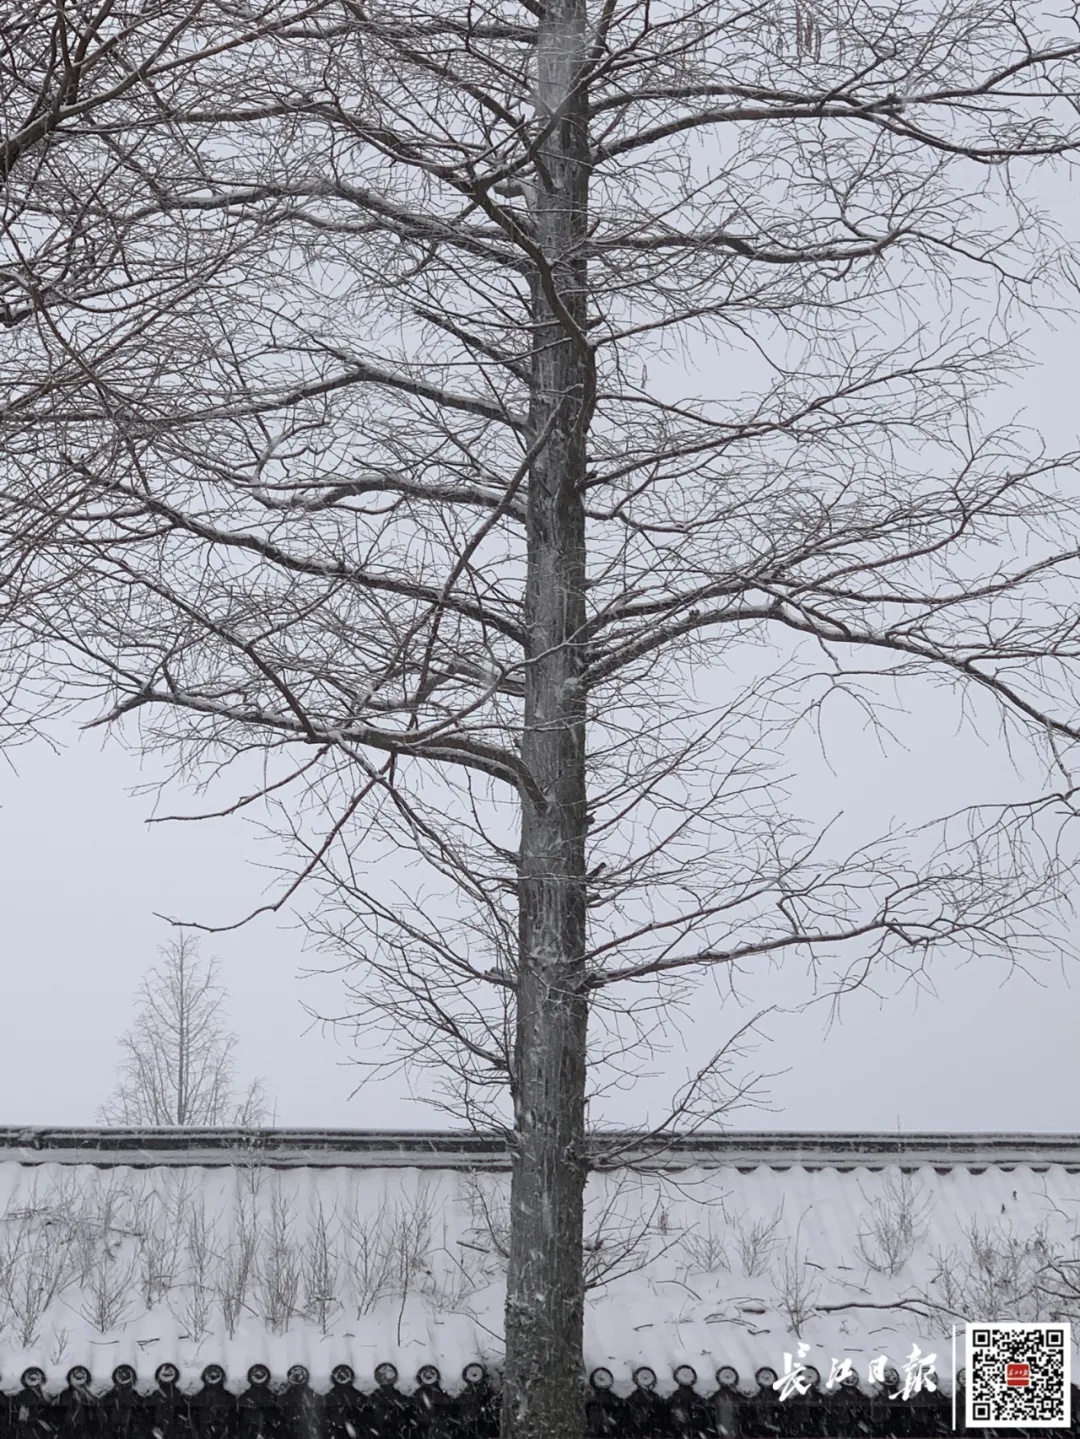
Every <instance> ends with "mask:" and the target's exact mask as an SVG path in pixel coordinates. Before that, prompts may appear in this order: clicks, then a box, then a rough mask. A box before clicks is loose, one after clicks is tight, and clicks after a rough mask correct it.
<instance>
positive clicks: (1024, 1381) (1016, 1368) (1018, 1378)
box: [1005, 1364, 1031, 1389]
mask: <svg viewBox="0 0 1080 1439" xmlns="http://www.w3.org/2000/svg"><path fill="white" fill-rule="evenodd" d="M1005 1383H1006V1385H1007V1386H1008V1387H1009V1388H1010V1389H1026V1388H1027V1387H1028V1385H1029V1384H1030V1383H1031V1365H1030V1364H1006V1365H1005Z"/></svg>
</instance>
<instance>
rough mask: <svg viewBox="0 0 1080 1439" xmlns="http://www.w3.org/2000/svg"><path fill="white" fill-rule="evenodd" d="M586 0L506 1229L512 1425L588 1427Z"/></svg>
mask: <svg viewBox="0 0 1080 1439" xmlns="http://www.w3.org/2000/svg"><path fill="white" fill-rule="evenodd" d="M585 11H586V0H550V3H548V4H547V5H546V6H545V10H544V15H543V18H542V19H541V21H540V26H539V38H538V46H537V108H538V112H539V116H540V119H541V121H543V120H545V119H547V120H549V121H550V123H549V125H548V128H547V132H546V134H545V136H544V138H543V140H542V142H541V144H540V146H539V151H538V161H537V167H536V172H537V173H536V180H535V190H534V196H533V199H532V205H531V211H532V220H533V223H534V225H535V235H536V239H537V242H538V245H539V247H540V249H541V250H542V251H543V254H544V257H545V261H546V263H545V264H544V265H543V266H541V267H540V269H539V271H538V273H537V275H536V276H535V278H534V289H533V296H534V305H533V320H534V326H535V329H534V337H533V339H534V349H533V370H532V374H533V395H532V412H531V420H532V433H533V434H534V435H537V436H539V435H545V434H546V435H547V437H548V438H547V442H546V443H545V445H544V447H543V450H542V452H541V453H540V454H539V456H538V457H537V459H536V462H535V464H534V465H533V467H532V469H531V471H530V475H529V497H528V522H527V527H528V561H527V562H528V574H527V581H526V594H525V607H526V615H525V619H526V629H527V636H528V639H527V643H528V665H527V675H526V698H525V727H524V735H523V741H522V758H523V760H524V762H525V764H526V766H527V768H528V770H529V772H530V774H531V776H532V778H533V780H534V781H535V784H536V789H537V791H538V795H537V794H534V795H532V796H530V795H529V794H523V796H522V828H521V883H520V891H519V892H520V919H519V926H520V927H519V961H518V963H519V972H518V991H517V1034H516V1046H515V1065H514V1071H515V1072H514V1119H515V1140H516V1144H515V1154H514V1170H513V1179H512V1188H511V1206H512V1210H513V1219H514V1223H513V1232H512V1238H511V1252H510V1264H509V1275H508V1287H507V1305H506V1350H507V1353H506V1370H505V1380H506V1396H505V1397H506V1402H505V1403H504V1410H503V1412H504V1420H503V1432H504V1435H505V1436H507V1439H581V1436H582V1434H583V1432H584V1404H583V1394H582V1387H581V1366H582V1328H583V1315H584V1285H583V1280H582V1271H581V1241H582V1207H583V1202H584V1188H585V1178H586V1172H587V1156H586V1152H585V1043H586V1030H587V1018H588V1016H587V1004H586V995H585V987H584V979H585V973H584V953H585V829H586V786H585V705H584V695H583V693H582V688H581V676H582V670H583V660H584V653H583V628H584V621H585V513H584V489H583V482H584V478H585V462H586V451H587V436H588V428H589V419H590V414H591V409H592V403H593V369H592V363H591V355H590V352H589V347H588V344H587V341H586V319H587V295H586V283H587V275H586V266H585V257H584V241H585V237H586V230H587V216H588V163H587V157H588V147H587V117H586V108H585V107H586V96H585V93H584V89H583V88H580V89H579V88H577V87H578V86H579V84H580V81H581V77H582V75H583V72H584V65H585V55H586V26H585V18H586V17H585Z"/></svg>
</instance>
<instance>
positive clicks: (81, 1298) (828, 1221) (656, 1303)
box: [0, 1162, 1080, 1392]
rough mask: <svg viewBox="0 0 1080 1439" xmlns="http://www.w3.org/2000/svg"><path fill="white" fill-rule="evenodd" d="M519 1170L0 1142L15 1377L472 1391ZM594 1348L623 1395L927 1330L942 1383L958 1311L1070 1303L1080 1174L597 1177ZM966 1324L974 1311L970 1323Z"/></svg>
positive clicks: (1077, 1305) (882, 1344) (591, 1224)
mask: <svg viewBox="0 0 1080 1439" xmlns="http://www.w3.org/2000/svg"><path fill="white" fill-rule="evenodd" d="M508 1183H509V1181H508V1176H507V1175H506V1174H505V1173H500V1172H490V1171H489V1172H483V1171H480V1172H469V1171H464V1170H461V1169H439V1168H432V1167H425V1168H406V1167H395V1168H365V1167H358V1166H350V1167H344V1166H343V1167H340V1168H335V1167H319V1168H294V1169H289V1168H278V1169H271V1168H263V1167H260V1166H259V1165H257V1164H250V1165H240V1166H234V1167H224V1166H218V1167H207V1168H200V1167H194V1166H189V1167H185V1166H183V1165H173V1166H168V1167H166V1166H162V1167H160V1168H148V1169H134V1168H132V1169H128V1168H122V1167H120V1168H103V1169H99V1168H95V1167H93V1166H91V1165H88V1164H72V1163H71V1162H67V1163H38V1164H19V1163H14V1162H3V1163H0V1324H2V1327H0V1372H2V1374H3V1375H4V1377H5V1381H8V1380H10V1378H11V1376H13V1375H17V1374H18V1373H19V1372H20V1370H21V1369H22V1367H24V1366H25V1365H27V1364H30V1363H36V1364H40V1365H41V1366H42V1367H43V1368H44V1369H45V1370H46V1372H47V1373H48V1375H49V1378H50V1381H51V1382H53V1383H62V1382H63V1375H64V1373H65V1372H66V1370H67V1369H68V1368H69V1367H70V1366H71V1365H72V1364H75V1363H87V1364H89V1366H90V1367H91V1369H92V1371H93V1374H94V1378H95V1381H97V1382H102V1381H105V1380H107V1377H108V1374H109V1372H110V1371H111V1370H112V1369H113V1368H114V1367H115V1365H116V1364H118V1363H122V1362H128V1363H132V1364H134V1365H135V1367H136V1369H137V1370H138V1372H139V1374H140V1377H143V1378H148V1377H149V1376H150V1375H151V1374H152V1372H153V1370H154V1368H155V1367H156V1365H158V1364H159V1363H161V1362H163V1361H164V1360H171V1361H175V1362H177V1363H179V1365H180V1367H181V1370H182V1374H183V1377H184V1380H185V1381H188V1382H194V1381H195V1379H196V1377H197V1374H198V1372H199V1370H200V1369H201V1368H202V1366H203V1365H205V1364H207V1363H209V1362H210V1361H212V1360H213V1361H219V1362H221V1363H222V1364H224V1365H225V1367H226V1369H227V1372H228V1374H229V1376H230V1380H231V1381H232V1382H233V1383H236V1382H238V1381H240V1380H241V1379H242V1376H243V1374H244V1372H245V1371H246V1369H247V1367H248V1366H249V1365H250V1364H252V1363H253V1362H255V1361H256V1360H257V1359H258V1360H262V1361H263V1362H265V1363H267V1364H268V1365H269V1366H270V1367H271V1369H272V1371H273V1372H274V1374H275V1376H277V1377H281V1376H283V1375H284V1372H285V1370H286V1369H287V1368H288V1366H289V1365H290V1364H297V1363H302V1364H305V1365H307V1366H308V1368H309V1369H310V1370H311V1374H312V1379H313V1382H314V1383H315V1384H316V1385H317V1386H322V1385H325V1384H326V1383H327V1381H328V1376H329V1372H330V1370H331V1368H332V1367H333V1366H334V1365H335V1364H337V1363H340V1362H342V1361H346V1362H348V1363H350V1364H352V1365H353V1366H354V1368H355V1369H356V1372H357V1375H358V1378H359V1381H360V1383H361V1384H362V1385H363V1386H365V1387H370V1383H371V1373H372V1370H373V1369H374V1366H375V1365H376V1364H377V1363H379V1362H380V1361H381V1360H386V1359H389V1360H391V1361H392V1362H393V1363H395V1364H396V1365H397V1366H398V1368H399V1370H400V1372H401V1375H402V1380H403V1382H405V1383H406V1384H411V1381H412V1378H413V1376H414V1375H415V1373H416V1370H417V1368H418V1367H419V1366H420V1365H421V1364H422V1363H435V1364H437V1365H438V1366H439V1367H440V1369H441V1370H442V1372H443V1376H444V1382H445V1383H447V1385H448V1387H451V1388H456V1387H458V1376H459V1375H460V1373H461V1370H462V1368H463V1366H464V1365H465V1364H467V1363H469V1362H470V1361H472V1360H474V1359H480V1360H482V1361H484V1362H487V1363H489V1364H491V1365H497V1364H498V1362H499V1358H500V1354H501V1330H502V1308H503V1299H504V1285H503V1272H504V1255H505V1245H506V1229H507V1193H508ZM588 1210H589V1219H588V1237H589V1248H588V1254H587V1268H588V1273H589V1277H590V1283H591V1286H592V1287H591V1288H590V1290H589V1296H588V1304H587V1316H586V1355H587V1362H588V1364H589V1366H590V1367H592V1366H594V1365H601V1364H602V1365H606V1366H607V1367H608V1368H610V1369H611V1370H612V1371H613V1372H614V1374H615V1376H616V1383H617V1387H618V1388H620V1389H622V1390H623V1391H624V1392H625V1390H626V1389H627V1388H628V1387H629V1383H630V1375H631V1372H632V1370H633V1368H634V1367H635V1366H636V1365H638V1364H649V1365H651V1366H652V1367H653V1368H655V1369H656V1371H657V1373H658V1374H659V1375H660V1380H661V1386H662V1387H665V1388H670V1387H671V1385H670V1375H671V1372H672V1369H673V1368H674V1367H675V1366H676V1365H678V1364H681V1363H690V1364H692V1365H694V1366H695V1368H696V1369H697V1371H698V1373H699V1375H700V1376H701V1380H702V1387H703V1388H709V1389H711V1387H712V1380H713V1374H714V1372H715V1370H716V1368H717V1366H718V1365H720V1364H733V1365H734V1366H735V1367H736V1368H737V1369H738V1371H739V1373H740V1375H741V1377H742V1381H743V1383H744V1385H746V1384H748V1383H749V1382H750V1380H751V1376H752V1374H753V1372H754V1370H755V1369H756V1368H757V1367H758V1366H760V1365H771V1366H772V1367H774V1368H782V1367H783V1356H784V1354H785V1352H789V1353H790V1352H793V1351H795V1350H796V1346H797V1345H798V1343H799V1342H800V1340H801V1341H802V1342H804V1343H806V1344H807V1345H808V1346H809V1352H808V1353H807V1354H806V1356H805V1362H806V1363H807V1364H814V1365H816V1366H817V1367H818V1368H819V1369H820V1370H821V1372H822V1375H823V1376H827V1375H828V1373H829V1369H830V1363H831V1361H832V1360H834V1359H837V1360H838V1359H841V1358H843V1357H848V1358H850V1359H851V1360H852V1361H853V1363H854V1366H855V1369H856V1371H857V1372H858V1373H859V1375H860V1377H861V1378H862V1380H863V1382H864V1383H865V1378H866V1371H867V1365H868V1363H869V1361H870V1360H871V1359H872V1358H874V1357H876V1356H878V1355H886V1356H887V1357H888V1358H889V1359H890V1361H891V1362H892V1363H893V1364H894V1365H895V1366H896V1367H897V1368H898V1369H902V1367H903V1364H904V1361H905V1360H906V1359H907V1358H908V1356H909V1355H910V1353H911V1350H912V1346H913V1345H914V1344H917V1345H919V1347H920V1349H921V1350H922V1353H923V1355H926V1354H928V1353H932V1354H936V1355H937V1361H938V1363H937V1367H938V1370H939V1373H940V1374H941V1376H942V1378H943V1380H944V1387H946V1388H950V1387H951V1383H950V1380H951V1372H952V1361H951V1333H952V1326H953V1325H954V1324H962V1322H963V1320H964V1319H965V1318H971V1319H973V1320H989V1319H1004V1318H1019V1319H1039V1318H1043V1319H1046V1318H1054V1317H1069V1316H1070V1315H1071V1314H1072V1313H1073V1311H1074V1310H1080V1297H1074V1296H1073V1294H1072V1289H1073V1276H1074V1275H1077V1276H1078V1277H1077V1279H1076V1288H1077V1289H1078V1291H1080V1174H1077V1173H1070V1172H1068V1171H1067V1170H1066V1169H1065V1168H1063V1167H1061V1166H1052V1167H1050V1168H1049V1169H1046V1170H1044V1171H1042V1172H1037V1171H1036V1170H1034V1169H1032V1168H1029V1167H1026V1166H1017V1167H1015V1168H1012V1169H1011V1170H1004V1169H1001V1168H995V1167H987V1168H985V1169H984V1170H982V1172H978V1171H977V1170H976V1169H975V1168H969V1167H952V1168H948V1169H943V1168H935V1167H934V1166H932V1165H923V1166H921V1167H919V1168H918V1169H916V1170H914V1171H913V1172H902V1171H901V1170H900V1169H899V1168H897V1167H895V1166H892V1167H887V1168H884V1169H874V1170H870V1169H858V1168H855V1169H847V1170H843V1171H839V1170H837V1169H833V1168H828V1167H826V1168H821V1169H806V1168H803V1167H801V1166H799V1165H791V1166H788V1167H784V1168H774V1167H770V1166H768V1165H766V1164H762V1165H760V1166H758V1167H756V1168H752V1169H746V1168H734V1167H719V1168H716V1167H713V1168H690V1169H684V1170H681V1171H673V1172H666V1173H633V1172H631V1173H619V1172H613V1173H608V1174H605V1175H597V1176H594V1178H593V1179H592V1181H591V1182H590V1191H589V1204H588ZM961 1333H962V1331H961Z"/></svg>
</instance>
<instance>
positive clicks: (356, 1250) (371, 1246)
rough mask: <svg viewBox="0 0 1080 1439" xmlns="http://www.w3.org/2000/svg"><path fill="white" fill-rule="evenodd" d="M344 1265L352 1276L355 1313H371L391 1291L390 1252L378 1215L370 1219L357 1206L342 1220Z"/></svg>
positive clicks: (391, 1263) (391, 1269) (391, 1260)
mask: <svg viewBox="0 0 1080 1439" xmlns="http://www.w3.org/2000/svg"><path fill="white" fill-rule="evenodd" d="M344 1227H345V1233H346V1236H347V1242H346V1244H345V1251H344V1260H345V1266H346V1268H347V1269H348V1271H349V1275H350V1277H351V1279H352V1288H353V1297H354V1299H355V1301H356V1317H357V1318H358V1319H360V1318H362V1317H363V1316H364V1315H365V1314H370V1313H371V1311H372V1310H373V1309H374V1308H375V1305H376V1304H378V1302H379V1300H380V1299H382V1298H383V1297H384V1296H385V1295H387V1294H389V1292H390V1276H391V1273H392V1271H393V1255H392V1253H391V1249H390V1245H389V1243H388V1242H387V1236H386V1233H385V1226H384V1224H383V1222H382V1219H381V1216H380V1217H379V1218H376V1219H373V1218H371V1216H370V1215H368V1214H366V1213H364V1211H363V1210H362V1209H361V1208H359V1207H357V1208H356V1209H354V1210H353V1211H352V1212H351V1213H350V1214H349V1215H348V1216H347V1218H346V1220H345V1225H344Z"/></svg>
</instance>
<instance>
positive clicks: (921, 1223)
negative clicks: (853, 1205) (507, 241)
mask: <svg viewBox="0 0 1080 1439" xmlns="http://www.w3.org/2000/svg"><path fill="white" fill-rule="evenodd" d="M863 1198H864V1199H865V1198H866V1196H865V1194H864V1195H863ZM868 1204H869V1219H868V1221H867V1225H866V1228H865V1229H863V1230H860V1232H859V1235H858V1240H857V1242H856V1246H855V1252H856V1254H857V1255H858V1256H859V1258H860V1259H861V1260H862V1261H863V1263H864V1264H866V1265H867V1266H868V1267H869V1268H870V1269H873V1270H875V1271H876V1272H877V1273H878V1274H887V1275H889V1277H890V1278H895V1277H896V1275H897V1274H899V1272H900V1270H901V1269H903V1267H904V1265H905V1264H906V1263H907V1262H908V1260H909V1259H910V1258H911V1256H912V1255H913V1254H914V1253H915V1249H916V1247H917V1245H918V1244H919V1242H920V1240H921V1239H923V1238H924V1237H925V1235H926V1232H927V1229H928V1227H929V1226H928V1224H927V1214H928V1211H929V1207H930V1206H929V1200H928V1199H927V1197H926V1195H925V1194H924V1192H923V1189H922V1186H921V1185H920V1184H919V1183H918V1181H917V1180H916V1179H915V1178H914V1177H913V1176H912V1175H910V1174H904V1173H902V1172H901V1173H900V1174H898V1175H894V1174H890V1175H888V1176H887V1178H886V1180H885V1184H884V1186H883V1193H882V1194H881V1195H880V1196H879V1197H878V1198H876V1199H874V1200H871V1201H868Z"/></svg>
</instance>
